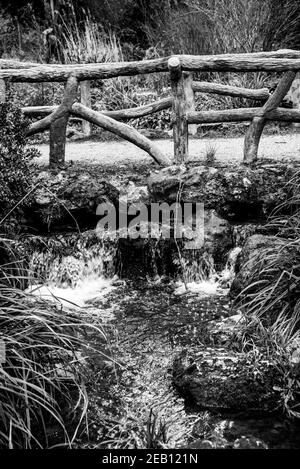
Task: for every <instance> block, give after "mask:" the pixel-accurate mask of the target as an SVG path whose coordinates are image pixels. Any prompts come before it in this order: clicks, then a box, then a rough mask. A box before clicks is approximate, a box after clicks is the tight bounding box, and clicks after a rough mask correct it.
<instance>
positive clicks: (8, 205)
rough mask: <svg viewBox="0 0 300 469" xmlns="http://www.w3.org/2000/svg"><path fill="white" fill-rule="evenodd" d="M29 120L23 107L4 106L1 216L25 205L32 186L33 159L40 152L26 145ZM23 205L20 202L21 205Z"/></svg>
mask: <svg viewBox="0 0 300 469" xmlns="http://www.w3.org/2000/svg"><path fill="white" fill-rule="evenodd" d="M27 128H28V123H27V121H26V120H25V119H24V117H23V115H22V112H21V110H20V109H19V108H18V107H16V106H14V105H12V104H11V103H5V104H2V105H0V216H1V217H3V215H5V214H7V213H8V212H9V211H10V210H11V209H13V208H14V207H15V206H16V205H17V204H21V202H22V200H23V199H24V198H25V197H26V194H28V192H29V191H30V189H31V165H30V163H31V160H32V158H33V157H36V156H38V151H37V150H35V149H31V148H26V131H27ZM19 206H20V205H19Z"/></svg>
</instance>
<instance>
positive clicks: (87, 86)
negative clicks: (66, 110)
mask: <svg viewBox="0 0 300 469" xmlns="http://www.w3.org/2000/svg"><path fill="white" fill-rule="evenodd" d="M80 99H81V104H83V105H84V106H86V107H92V99H91V82H90V81H82V82H81V83H80ZM82 133H83V135H84V136H85V137H90V135H91V133H92V127H91V124H90V123H89V122H87V121H85V120H83V121H82Z"/></svg>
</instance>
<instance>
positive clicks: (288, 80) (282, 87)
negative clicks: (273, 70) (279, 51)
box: [244, 72, 296, 164]
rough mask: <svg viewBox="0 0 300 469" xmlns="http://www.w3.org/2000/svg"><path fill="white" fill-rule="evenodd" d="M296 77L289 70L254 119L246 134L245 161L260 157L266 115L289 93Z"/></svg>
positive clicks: (251, 161)
mask: <svg viewBox="0 0 300 469" xmlns="http://www.w3.org/2000/svg"><path fill="white" fill-rule="evenodd" d="M295 77H296V73H295V72H287V73H285V74H284V76H283V77H282V79H281V80H280V82H279V84H278V86H277V88H276V90H275V91H274V93H273V94H272V95H271V97H270V98H269V99H268V101H267V102H266V104H265V105H264V106H263V107H262V108H261V109H260V111H259V112H258V113H257V115H256V116H255V118H254V119H253V121H252V124H251V125H250V127H249V129H248V130H247V133H246V136H245V145H244V163H245V164H249V163H253V162H254V161H256V160H257V158H258V147H259V142H260V138H261V136H262V133H263V130H264V127H265V124H266V121H267V120H266V116H267V115H268V113H269V112H271V111H274V110H275V109H276V108H277V107H278V106H279V105H280V103H281V102H282V100H283V98H284V97H285V96H286V94H287V93H288V91H289V89H290V87H291V85H292V83H293V81H294V79H295Z"/></svg>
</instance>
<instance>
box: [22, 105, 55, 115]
mask: <svg viewBox="0 0 300 469" xmlns="http://www.w3.org/2000/svg"><path fill="white" fill-rule="evenodd" d="M57 109H58V106H26V107H22V112H23V114H24V115H25V116H28V117H35V116H48V115H49V114H52V113H53V112H54V111H56V110H57Z"/></svg>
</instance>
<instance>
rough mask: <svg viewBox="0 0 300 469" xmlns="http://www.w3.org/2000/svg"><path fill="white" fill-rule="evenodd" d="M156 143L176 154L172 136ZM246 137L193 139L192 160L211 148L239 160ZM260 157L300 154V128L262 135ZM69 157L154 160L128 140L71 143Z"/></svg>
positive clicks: (43, 148)
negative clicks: (288, 132) (295, 131)
mask: <svg viewBox="0 0 300 469" xmlns="http://www.w3.org/2000/svg"><path fill="white" fill-rule="evenodd" d="M155 143H156V145H158V146H159V148H160V149H161V151H162V152H163V153H165V154H166V155H168V156H169V157H170V158H171V157H172V155H173V141H172V140H156V141H155ZM243 145H244V138H243V137H238V138H216V139H211V138H204V139H197V140H195V139H191V140H190V160H193V161H198V160H199V161H203V159H205V155H206V152H207V150H208V149H209V148H215V149H216V159H217V160H218V161H219V162H222V163H227V162H230V163H237V162H239V161H242V159H243ZM38 148H39V150H40V152H41V154H42V157H41V158H39V159H38V160H37V162H38V163H40V164H47V162H48V158H49V146H48V145H39V146H38ZM259 156H260V157H264V158H274V159H277V160H281V159H283V158H284V159H287V158H288V159H292V160H295V159H297V160H298V159H299V158H300V132H299V133H295V134H291V135H267V136H264V137H263V138H262V141H261V146H260V152H259ZM66 159H67V161H71V160H72V161H74V162H75V161H76V162H81V163H84V162H88V163H89V164H99V163H101V164H103V165H108V166H111V165H112V164H117V165H118V166H119V165H120V164H122V165H123V164H124V165H126V164H127V163H138V162H143V163H145V162H146V161H149V162H150V161H152V158H150V157H149V156H148V155H147V154H146V153H145V152H144V151H143V150H140V149H139V148H137V147H136V146H135V145H132V144H130V143H127V142H123V141H122V142H119V141H118V142H82V143H67V147H66Z"/></svg>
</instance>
